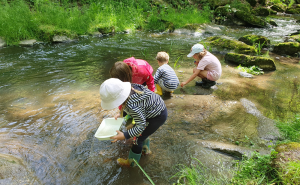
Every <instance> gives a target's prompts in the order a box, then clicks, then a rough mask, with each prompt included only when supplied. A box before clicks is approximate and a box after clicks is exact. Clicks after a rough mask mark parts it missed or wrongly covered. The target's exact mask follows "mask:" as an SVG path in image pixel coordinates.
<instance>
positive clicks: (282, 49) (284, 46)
mask: <svg viewBox="0 0 300 185" xmlns="http://www.w3.org/2000/svg"><path fill="white" fill-rule="evenodd" d="M273 52H274V53H276V54H279V55H282V54H283V55H291V56H295V55H297V54H298V52H300V43H299V42H284V43H279V44H277V45H275V46H274V49H273Z"/></svg>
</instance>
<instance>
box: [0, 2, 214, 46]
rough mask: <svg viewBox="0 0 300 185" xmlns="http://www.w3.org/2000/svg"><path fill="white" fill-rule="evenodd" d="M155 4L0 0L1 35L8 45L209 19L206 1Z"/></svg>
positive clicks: (164, 27)
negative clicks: (183, 5)
mask: <svg viewBox="0 0 300 185" xmlns="http://www.w3.org/2000/svg"><path fill="white" fill-rule="evenodd" d="M184 2H185V3H186V6H185V7H184V8H182V7H181V6H179V5H177V6H175V5H173V4H165V5H161V4H154V2H152V1H148V0H139V1H137V0H118V1H111V0H103V1H100V2H98V1H95V0H86V1H79V2H73V0H64V1H55V0H54V1H49V0H30V1H25V0H14V1H7V0H0V4H1V11H0V22H1V24H2V25H1V27H0V36H1V37H3V38H4V39H5V40H6V42H7V43H8V44H9V45H12V44H17V43H18V42H19V41H20V40H23V39H38V40H45V41H50V40H51V38H52V37H53V35H55V34H59V35H67V36H71V37H76V35H84V34H91V33H93V32H95V31H100V32H101V33H111V32H122V31H125V30H127V29H130V30H136V29H144V30H151V31H165V30H168V29H169V30H172V29H175V28H179V27H183V26H184V25H185V24H188V23H197V24H201V23H206V22H210V21H211V15H212V14H211V10H210V8H209V6H208V5H206V6H203V8H202V9H201V10H199V9H197V7H196V6H192V5H188V1H184Z"/></svg>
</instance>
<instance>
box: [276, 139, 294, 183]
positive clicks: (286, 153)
mask: <svg viewBox="0 0 300 185" xmlns="http://www.w3.org/2000/svg"><path fill="white" fill-rule="evenodd" d="M275 151H276V152H278V153H277V156H276V158H275V159H274V160H273V163H274V166H275V168H276V170H277V171H278V176H279V177H280V179H281V181H282V183H283V184H299V182H300V177H299V176H298V175H299V167H300V143H296V142H291V143H286V144H280V145H278V146H276V148H275Z"/></svg>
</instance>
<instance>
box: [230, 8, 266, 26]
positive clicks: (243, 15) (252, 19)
mask: <svg viewBox="0 0 300 185" xmlns="http://www.w3.org/2000/svg"><path fill="white" fill-rule="evenodd" d="M234 16H235V17H237V18H238V19H240V20H242V21H244V22H246V23H248V24H249V25H251V26H253V27H259V28H267V27H269V24H268V23H267V22H266V21H264V20H263V19H261V18H259V17H256V16H255V15H252V14H250V13H248V12H245V11H241V10H239V11H236V12H235V13H234Z"/></svg>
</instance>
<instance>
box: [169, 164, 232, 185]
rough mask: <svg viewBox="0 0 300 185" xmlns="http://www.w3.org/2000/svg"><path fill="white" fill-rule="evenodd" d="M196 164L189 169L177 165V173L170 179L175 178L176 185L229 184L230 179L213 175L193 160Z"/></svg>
mask: <svg viewBox="0 0 300 185" xmlns="http://www.w3.org/2000/svg"><path fill="white" fill-rule="evenodd" d="M193 159H194V160H195V161H196V162H197V163H198V164H195V165H192V166H191V167H188V166H185V165H178V170H179V172H178V173H176V174H175V175H174V176H172V177H171V178H177V183H175V184H176V185H183V184H189V185H199V184H202V185H214V184H229V183H230V179H229V178H228V177H226V176H223V175H220V174H218V176H216V175H213V174H212V172H211V171H210V170H209V169H208V168H206V167H205V166H204V165H203V164H202V163H201V161H199V160H198V159H195V158H193Z"/></svg>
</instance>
